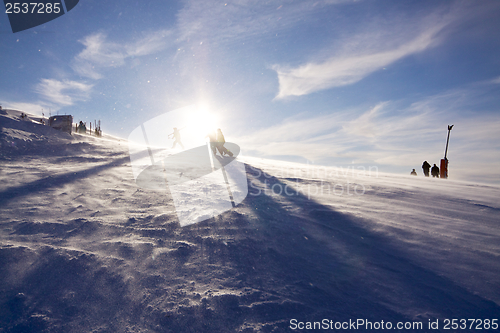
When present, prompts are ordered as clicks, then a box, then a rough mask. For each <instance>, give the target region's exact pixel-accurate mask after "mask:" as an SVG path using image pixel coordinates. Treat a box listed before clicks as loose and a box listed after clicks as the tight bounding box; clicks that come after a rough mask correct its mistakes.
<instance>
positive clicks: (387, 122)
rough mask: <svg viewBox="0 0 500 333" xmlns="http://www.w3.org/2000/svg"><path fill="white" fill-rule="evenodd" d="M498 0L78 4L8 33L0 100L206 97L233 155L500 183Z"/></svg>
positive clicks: (137, 106)
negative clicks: (437, 170) (429, 170)
mask: <svg viewBox="0 0 500 333" xmlns="http://www.w3.org/2000/svg"><path fill="white" fill-rule="evenodd" d="M499 18H500V2H498V1H481V2H468V1H404V2H402V1H342V0H323V1H250V0H239V1H210V0H188V1H165V0H161V1H160V0H148V1H132V0H120V1H114V0H109V1H100V0H99V1H98V0H81V1H80V3H79V4H78V5H77V6H76V7H75V8H74V9H73V10H72V11H70V12H68V13H67V14H65V15H63V16H62V17H60V18H58V19H56V20H53V21H50V22H48V23H46V24H44V25H41V26H38V27H35V28H32V29H30V30H26V31H23V32H19V33H16V34H13V33H12V32H11V30H10V26H9V22H8V18H7V15H6V14H3V15H0V48H1V51H0V59H1V62H2V71H1V73H2V75H1V78H2V79H1V80H0V104H1V105H2V106H4V107H7V108H17V109H21V110H25V111H31V112H34V113H38V114H40V113H41V112H42V109H43V110H44V112H45V114H46V115H47V114H48V112H49V110H50V111H51V113H52V114H55V113H57V112H59V114H72V115H74V117H75V120H80V119H81V120H84V121H93V120H94V119H101V121H102V126H103V129H104V131H106V132H109V133H111V134H115V135H118V136H121V137H123V138H126V137H127V136H128V135H129V134H130V132H131V131H132V130H133V129H134V128H136V127H137V126H139V125H140V124H141V123H143V122H145V121H147V120H149V119H151V118H154V117H156V116H158V115H161V114H163V113H165V112H167V111H171V110H175V109H177V108H181V107H184V106H187V105H190V104H204V105H207V106H208V107H209V109H210V112H212V113H213V114H214V117H216V119H218V120H219V126H220V127H221V128H222V129H223V131H224V134H225V136H226V139H227V140H228V141H233V142H236V143H238V144H239V145H240V146H241V148H242V151H243V153H244V154H246V155H251V156H261V157H265V158H275V159H283V160H291V161H298V162H306V161H308V163H314V164H319V165H335V166H349V165H351V166H359V165H362V166H366V167H368V166H378V168H379V170H380V171H388V172H399V173H408V174H409V172H410V171H411V169H412V168H415V169H417V172H418V173H419V174H421V173H422V172H421V169H420V166H421V164H422V162H423V161H424V160H428V161H429V162H430V163H438V164H439V160H440V159H441V158H442V157H443V155H444V147H445V143H446V134H447V125H448V124H455V127H454V129H453V131H452V133H451V138H450V148H449V153H448V158H449V160H450V177H451V178H455V179H466V180H475V181H481V182H494V183H500V175H499V173H498V170H500V140H499V139H500V130H499V129H500V20H499Z"/></svg>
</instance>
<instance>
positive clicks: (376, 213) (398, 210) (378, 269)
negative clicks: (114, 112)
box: [0, 111, 500, 332]
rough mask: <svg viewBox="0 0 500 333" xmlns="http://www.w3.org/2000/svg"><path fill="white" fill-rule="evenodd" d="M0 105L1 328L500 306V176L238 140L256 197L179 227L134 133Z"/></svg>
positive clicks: (297, 318)
mask: <svg viewBox="0 0 500 333" xmlns="http://www.w3.org/2000/svg"><path fill="white" fill-rule="evenodd" d="M0 112H2V113H1V114H0V143H1V153H0V163H1V169H0V172H1V173H0V178H1V179H0V184H1V185H0V332H292V331H315V330H313V329H309V330H308V329H306V328H307V327H312V326H307V325H314V324H315V322H316V323H318V322H321V323H325V322H328V323H330V325H332V326H331V327H330V328H333V329H334V328H335V327H334V325H335V324H336V323H337V324H339V323H340V324H342V323H346V322H349V321H351V322H352V321H357V320H364V321H365V322H366V321H370V322H372V323H375V325H376V323H379V324H380V322H381V321H384V323H387V322H390V323H391V324H392V325H393V327H392V329H391V331H394V332H396V331H405V332H408V331H412V330H413V331H421V332H426V331H432V332H436V331H444V332H450V330H449V329H448V330H447V329H446V327H445V324H446V319H449V320H451V319H458V320H460V319H466V320H469V319H471V320H475V321H474V327H472V328H471V327H470V326H469V325H470V324H471V321H470V320H469V321H468V322H467V328H466V329H461V330H459V331H461V332H466V331H475V330H476V328H477V327H482V328H483V330H482V331H485V330H486V331H489V330H491V331H493V329H491V328H490V329H489V330H488V329H485V328H486V326H484V325H486V324H485V323H486V322H487V320H489V322H490V324H491V323H492V320H493V319H497V322H498V319H500V278H499V276H500V214H499V211H500V202H499V200H498V198H500V188H499V187H498V186H488V185H483V184H474V183H466V182H458V181H454V180H453V179H448V180H443V179H432V178H424V177H422V176H417V177H412V176H409V175H408V176H406V175H404V176H403V175H395V174H384V173H381V172H379V170H376V169H370V170H362V169H360V168H351V169H345V168H344V169H337V168H324V167H320V166H312V165H304V164H294V163H288V162H279V161H270V160H263V159H254V158H249V157H242V156H240V157H239V159H240V160H241V161H243V162H245V163H246V172H247V177H248V184H249V194H248V196H247V198H246V199H245V200H244V201H243V202H242V203H241V204H239V205H238V206H236V207H235V208H232V209H231V210H229V211H227V212H226V213H223V214H222V215H219V216H217V217H215V218H209V219H207V220H205V221H203V222H200V223H195V224H192V225H189V226H186V227H181V226H180V225H179V222H178V220H177V215H176V213H175V207H174V205H173V203H172V199H171V197H170V194H169V191H168V190H167V189H165V190H164V191H153V190H146V189H142V188H140V187H138V186H137V185H136V183H135V182H134V177H133V174H132V168H131V166H130V157H129V155H128V143H127V142H126V141H125V140H123V139H120V138H115V137H112V136H106V135H104V136H103V137H102V138H96V137H92V136H87V135H81V134H72V135H69V134H66V133H61V132H58V131H56V130H54V129H52V128H50V127H48V126H43V125H41V124H40V122H39V119H34V117H31V118H28V119H21V118H20V115H19V113H16V112H14V111H0ZM242 151H243V152H244V147H242ZM185 209H189V207H185ZM192 209H196V207H192ZM479 319H481V322H482V324H481V325H482V326H477V324H478V323H479V321H478V320H479ZM324 320H326V321H324ZM436 320H437V321H438V325H439V326H438V329H437V330H435V329H429V326H428V325H429V323H430V322H432V323H434V322H436ZM415 322H416V323H419V322H420V323H422V326H421V328H419V327H418V326H416V328H415V329H412V330H405V329H398V328H396V327H395V326H396V324H397V323H410V324H411V323H415ZM302 327H303V328H304V329H303V330H301V329H300V328H302ZM317 327H318V326H316V328H317ZM449 327H450V328H451V325H450V326H449ZM490 327H491V326H490ZM294 328H295V329H294ZM316 330H319V329H316ZM359 330H360V331H371V330H372V329H370V327H367V326H360V327H359ZM373 330H374V331H375V329H373ZM377 331H381V329H379V330H377Z"/></svg>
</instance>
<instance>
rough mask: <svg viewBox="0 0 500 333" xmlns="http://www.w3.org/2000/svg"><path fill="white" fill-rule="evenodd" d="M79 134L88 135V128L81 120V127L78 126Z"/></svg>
mask: <svg viewBox="0 0 500 333" xmlns="http://www.w3.org/2000/svg"><path fill="white" fill-rule="evenodd" d="M78 133H83V134H87V126H85V124H84V123H83V121H81V120H80V125H78Z"/></svg>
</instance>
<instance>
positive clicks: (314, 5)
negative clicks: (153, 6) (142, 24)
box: [177, 0, 355, 43]
mask: <svg viewBox="0 0 500 333" xmlns="http://www.w3.org/2000/svg"><path fill="white" fill-rule="evenodd" d="M349 2H355V1H354V0H318V1H299V2H297V1H293V0H284V1H283V0H280V1H265V2H264V1H255V0H236V1H230V2H229V1H228V2H219V1H207V0H191V1H187V2H186V5H185V7H184V8H183V9H182V10H181V11H180V12H179V14H178V15H177V17H178V23H177V29H178V34H179V40H180V41H187V40H195V41H197V42H199V41H200V40H202V41H203V40H209V41H212V42H215V43H222V42H226V41H230V42H234V41H235V40H239V39H242V38H243V39H246V38H249V37H251V36H256V35H269V34H270V33H276V32H278V31H280V30H282V29H286V28H290V27H291V26H292V25H295V24H296V23H298V22H300V21H303V20H305V19H307V17H308V15H310V14H312V13H314V12H317V11H320V10H321V8H323V7H325V6H329V5H338V4H342V3H349Z"/></svg>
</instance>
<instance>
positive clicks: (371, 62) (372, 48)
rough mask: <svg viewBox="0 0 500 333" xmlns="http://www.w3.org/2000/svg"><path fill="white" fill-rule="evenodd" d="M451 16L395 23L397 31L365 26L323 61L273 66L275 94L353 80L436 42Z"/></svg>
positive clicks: (297, 93) (307, 91)
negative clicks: (276, 76) (416, 22)
mask: <svg viewBox="0 0 500 333" xmlns="http://www.w3.org/2000/svg"><path fill="white" fill-rule="evenodd" d="M454 19H455V18H454V15H452V14H449V15H445V16H444V17H439V18H436V17H435V15H431V16H429V17H427V18H425V19H422V20H420V21H421V22H419V23H418V24H415V23H414V22H413V23H411V22H410V23H406V25H405V24H397V25H396V24H394V26H398V27H399V28H398V30H397V31H394V29H392V30H391V29H389V28H385V29H388V30H376V31H372V26H371V25H367V28H366V29H367V31H366V32H365V33H361V34H358V35H355V36H347V37H345V38H344V41H343V45H340V46H339V45H337V46H336V47H335V50H336V51H334V52H335V53H337V54H336V55H334V56H332V57H330V58H329V59H327V60H325V61H310V62H308V63H306V64H304V65H300V66H298V67H288V66H284V65H274V66H273V69H274V70H275V71H276V72H277V74H278V81H279V93H278V95H277V96H276V97H277V98H285V97H288V96H301V95H306V94H310V93H312V92H315V91H319V90H323V89H328V88H333V87H339V86H344V85H349V84H353V83H356V82H358V81H360V80H362V79H363V78H364V77H366V76H367V75H369V74H371V73H373V72H375V71H377V70H379V69H382V68H383V67H385V66H388V65H389V64H391V63H394V62H395V61H398V60H400V59H402V58H404V57H407V56H409V55H411V54H415V53H418V52H422V51H424V50H426V49H428V48H431V47H433V46H435V45H438V44H439V42H440V41H441V36H440V33H442V32H443V30H444V28H445V27H447V26H448V25H449V24H450V23H451V22H452V21H453V20H454Z"/></svg>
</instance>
